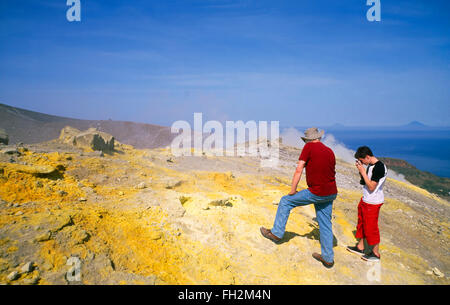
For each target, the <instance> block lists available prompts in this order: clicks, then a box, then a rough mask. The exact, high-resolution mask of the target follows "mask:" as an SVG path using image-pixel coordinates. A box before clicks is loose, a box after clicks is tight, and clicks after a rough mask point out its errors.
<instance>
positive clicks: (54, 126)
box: [0, 104, 175, 148]
mask: <svg viewBox="0 0 450 305" xmlns="http://www.w3.org/2000/svg"><path fill="white" fill-rule="evenodd" d="M65 126H72V127H75V128H77V129H80V130H86V129H88V128H91V127H95V128H97V129H98V130H99V131H103V132H106V133H109V134H112V135H114V137H115V138H116V139H117V140H118V141H119V142H121V143H125V144H130V145H133V146H134V147H136V148H155V147H164V146H167V145H170V143H171V141H172V139H173V138H174V137H175V135H173V134H171V133H170V128H169V127H165V126H159V125H153V124H144V123H134V122H126V121H111V120H80V119H73V118H66V117H59V116H54V115H48V114H43V113H39V112H34V111H29V110H25V109H21V108H17V107H12V106H8V105H5V104H0V128H3V129H4V130H5V131H6V133H7V134H8V135H9V143H10V144H17V143H20V142H22V143H25V144H33V143H41V142H45V141H50V140H52V139H55V138H58V137H59V133H60V131H61V129H62V128H64V127H65Z"/></svg>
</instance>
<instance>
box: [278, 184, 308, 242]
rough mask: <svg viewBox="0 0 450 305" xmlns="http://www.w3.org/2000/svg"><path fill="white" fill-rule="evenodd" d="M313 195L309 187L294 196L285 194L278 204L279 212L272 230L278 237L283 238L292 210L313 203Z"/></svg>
mask: <svg viewBox="0 0 450 305" xmlns="http://www.w3.org/2000/svg"><path fill="white" fill-rule="evenodd" d="M311 196H312V194H311V192H310V191H309V190H308V189H305V190H302V191H300V192H298V193H296V194H295V195H292V196H289V195H286V196H283V197H282V198H281V200H280V203H279V204H278V209H277V214H276V216H275V221H274V224H273V228H272V230H271V232H272V234H273V235H275V236H276V237H278V238H283V235H284V232H285V229H286V223H287V221H288V218H289V214H290V213H291V210H292V209H293V208H295V207H298V206H301V205H308V204H311V203H313V202H312V201H311Z"/></svg>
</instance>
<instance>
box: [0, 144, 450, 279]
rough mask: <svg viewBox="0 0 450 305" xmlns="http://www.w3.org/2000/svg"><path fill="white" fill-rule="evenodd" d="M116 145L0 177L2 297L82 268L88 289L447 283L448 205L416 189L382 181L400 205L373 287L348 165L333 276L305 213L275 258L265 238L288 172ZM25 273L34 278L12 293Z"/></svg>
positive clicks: (2, 167) (255, 162)
mask: <svg viewBox="0 0 450 305" xmlns="http://www.w3.org/2000/svg"><path fill="white" fill-rule="evenodd" d="M119 144H120V143H119ZM119 144H118V145H117V147H118V149H119V150H116V151H115V152H113V153H110V154H105V155H103V156H100V155H95V154H89V153H80V152H76V151H73V150H70V149H67V151H64V149H59V150H58V151H52V150H51V149H48V151H49V152H45V153H40V152H35V151H32V150H22V151H21V154H20V156H18V157H17V162H15V163H8V162H2V163H0V199H1V201H0V283H7V284H69V283H71V281H72V280H73V279H74V278H75V277H74V276H71V275H72V273H70V272H72V271H73V270H75V269H71V268H75V267H74V266H76V263H77V262H78V263H79V267H80V268H79V270H78V269H76V270H78V271H77V272H80V281H81V283H84V284H121V285H122V284H157V285H158V284H226V285H228V284H370V283H382V284H448V279H447V278H446V277H445V276H444V277H436V276H432V275H429V274H427V271H429V270H431V269H432V268H434V267H437V268H439V270H441V271H442V272H443V273H444V274H448V271H449V264H450V261H449V258H448V256H447V249H448V242H449V230H448V229H449V224H448V212H449V207H448V203H447V202H446V201H445V200H443V199H440V198H437V197H435V196H434V195H432V194H429V193H427V192H426V191H424V190H422V189H420V188H417V187H415V186H411V185H408V184H405V183H402V182H398V181H393V180H391V179H390V180H389V181H388V183H392V185H395V186H396V188H398V189H399V190H401V191H397V189H396V190H395V191H393V193H392V194H390V195H389V196H387V198H386V203H385V206H383V208H382V210H381V211H382V212H381V216H380V228H381V239H382V241H381V253H382V257H383V260H382V263H381V264H382V265H381V279H380V281H378V282H373V280H372V279H371V278H370V277H368V276H367V274H368V271H369V270H370V266H369V265H368V264H367V263H366V262H364V261H362V260H361V259H360V258H359V257H358V256H355V255H352V254H351V253H349V252H347V251H346V250H345V248H346V246H347V245H353V244H354V242H355V239H354V231H355V229H356V228H355V226H356V221H357V210H356V207H357V204H358V202H359V199H360V198H361V191H360V190H359V185H358V181H359V180H358V176H357V173H354V168H353V167H351V166H348V165H346V164H345V163H344V162H342V161H339V162H338V168H337V170H338V172H339V173H341V174H343V175H345V176H346V177H348V179H350V181H353V180H354V181H355V183H354V185H353V184H345V183H344V182H340V181H338V187H339V196H338V198H337V199H336V201H335V203H334V206H333V210H334V212H333V231H334V235H335V247H334V251H335V263H336V264H335V268H333V269H332V270H327V269H325V268H323V266H322V265H321V264H320V263H318V262H317V261H315V260H314V259H312V257H311V254H312V253H313V252H320V243H319V237H320V234H319V228H318V225H317V223H316V220H315V211H314V207H313V206H306V207H299V208H296V209H294V210H293V212H292V213H291V216H290V218H289V221H288V224H287V227H286V234H285V236H284V238H283V242H282V243H280V244H279V245H276V244H274V243H272V242H270V241H268V240H267V239H264V238H263V237H262V236H261V234H260V232H259V228H260V226H265V227H269V228H270V227H271V225H272V224H273V220H274V218H275V214H276V211H277V204H278V202H279V200H280V198H281V197H282V196H284V195H286V194H287V192H289V190H290V183H291V178H292V174H293V168H276V169H270V168H260V166H259V165H260V160H259V159H258V158H256V157H243V158H238V157H215V156H208V157H205V156H200V157H192V156H190V157H174V156H172V155H171V154H170V150H168V149H162V148H158V149H151V150H150V149H149V150H138V149H134V148H133V147H131V146H127V145H124V144H120V145H119ZM42 145H45V144H42ZM282 149H285V148H284V147H283V146H282ZM289 149H290V151H292V149H293V148H289ZM298 153H300V151H298ZM297 158H298V155H297V156H293V157H292V159H286V160H283V161H285V162H287V163H289V162H291V163H292V164H293V165H295V164H296V159H297ZM294 168H295V166H294ZM346 181H347V180H346ZM299 188H300V189H304V188H306V183H305V181H304V178H303V179H302V181H301V182H300V184H299ZM399 232H401V234H399ZM430 249H433V251H432V252H430ZM26 262H34V265H33V266H35V268H34V269H33V271H31V272H29V273H24V274H20V276H19V277H18V278H17V279H14V280H8V275H9V274H10V273H11V272H13V271H19V269H20V266H22V265H23V264H25V263H26ZM71 262H75V263H71ZM71 270H72V271H71Z"/></svg>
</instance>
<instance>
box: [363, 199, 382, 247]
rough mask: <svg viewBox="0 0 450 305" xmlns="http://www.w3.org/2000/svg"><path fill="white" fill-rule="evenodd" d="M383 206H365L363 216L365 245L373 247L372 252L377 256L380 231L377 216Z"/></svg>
mask: <svg viewBox="0 0 450 305" xmlns="http://www.w3.org/2000/svg"><path fill="white" fill-rule="evenodd" d="M382 205H383V204H377V205H375V204H366V209H365V210H366V211H365V212H366V213H365V215H364V232H365V234H366V240H367V243H368V244H369V245H370V246H373V249H372V251H373V252H374V253H375V255H377V256H379V255H380V253H379V243H380V230H379V228H378V216H379V214H380V208H381V206H382Z"/></svg>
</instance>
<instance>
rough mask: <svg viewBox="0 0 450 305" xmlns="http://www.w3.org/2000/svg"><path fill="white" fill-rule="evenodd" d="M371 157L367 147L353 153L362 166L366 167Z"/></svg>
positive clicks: (370, 151)
mask: <svg viewBox="0 0 450 305" xmlns="http://www.w3.org/2000/svg"><path fill="white" fill-rule="evenodd" d="M372 157H373V153H372V150H371V149H370V148H369V147H367V146H361V147H358V150H357V151H356V153H355V158H356V159H357V160H359V161H361V163H362V164H364V165H368V164H370V163H371V161H372Z"/></svg>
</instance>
